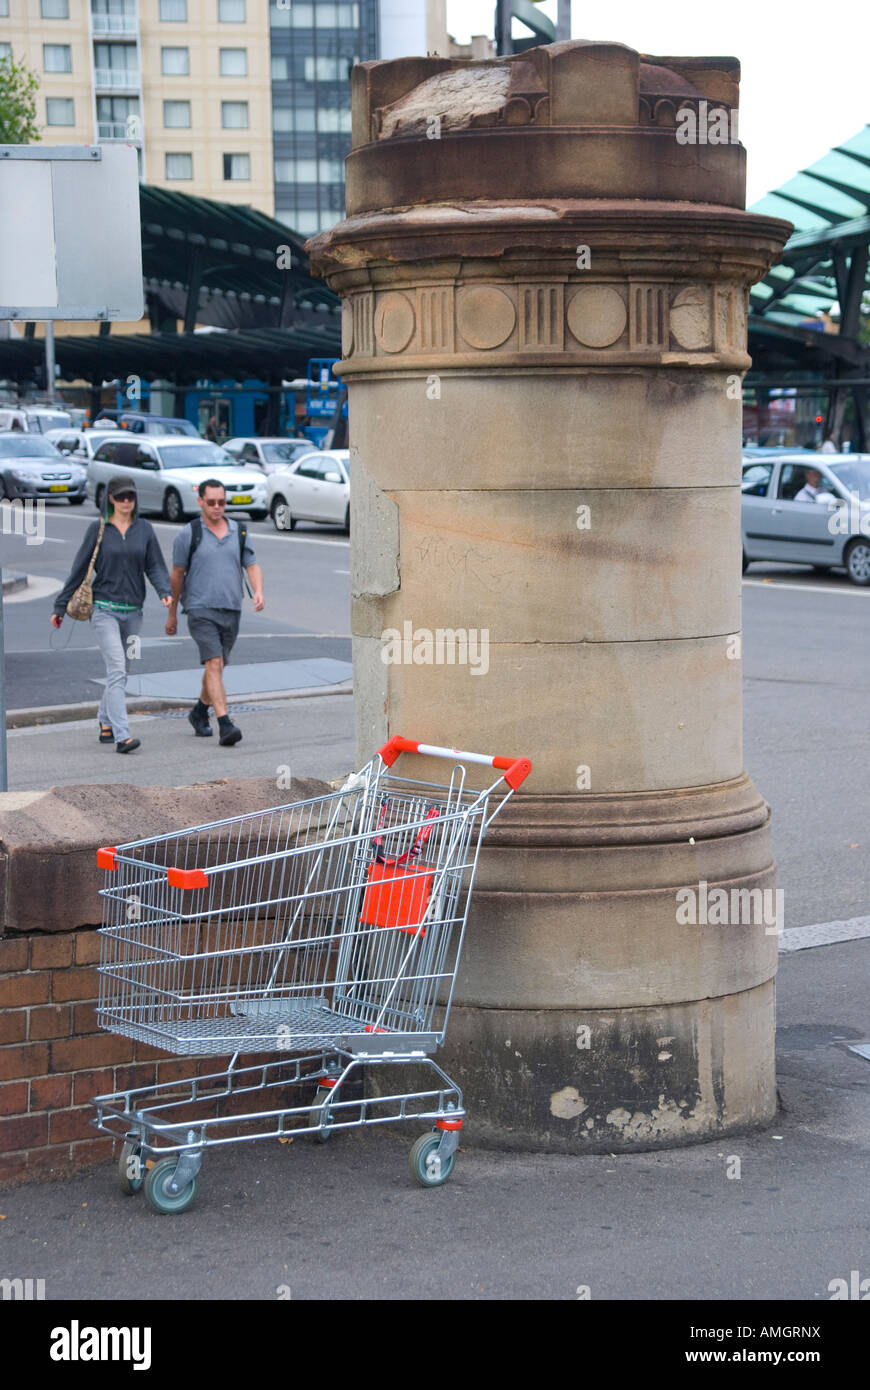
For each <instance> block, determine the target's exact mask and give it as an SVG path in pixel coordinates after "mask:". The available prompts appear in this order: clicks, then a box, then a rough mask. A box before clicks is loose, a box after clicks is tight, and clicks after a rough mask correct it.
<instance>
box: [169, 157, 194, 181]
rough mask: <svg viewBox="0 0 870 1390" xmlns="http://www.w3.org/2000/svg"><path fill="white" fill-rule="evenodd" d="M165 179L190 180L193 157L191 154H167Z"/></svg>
mask: <svg viewBox="0 0 870 1390" xmlns="http://www.w3.org/2000/svg"><path fill="white" fill-rule="evenodd" d="M166 178H167V179H192V178H193V155H192V154H168V155H167V156H166Z"/></svg>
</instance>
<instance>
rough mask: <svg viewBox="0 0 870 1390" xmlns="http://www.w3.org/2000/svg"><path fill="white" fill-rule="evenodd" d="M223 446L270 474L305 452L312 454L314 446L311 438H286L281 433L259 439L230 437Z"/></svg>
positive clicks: (292, 461) (240, 459)
mask: <svg viewBox="0 0 870 1390" xmlns="http://www.w3.org/2000/svg"><path fill="white" fill-rule="evenodd" d="M222 447H223V448H224V449H226V451H227V453H228V454H232V456H233V458H235V459H238V461H239V463H242V464H248V465H249V466H250V467H252V468H260V469H262V471H263V472H264V473H265V474H267V475H268V474H270V473H277V472H278V471H279V469H282V468H286V467H287V466H288V464H291V463H295V462H296V460H297V459H298V458H301V456H302V455H303V454H310V453H311V450H312V447H313V446H312V444H311V440H310V439H284V438H281V437H280V436H279V435H275V436H271V437H269V438H267V439H259V438H256V437H254V436H253V435H248V436H239V437H237V438H236V439H228V440H227V441H226V443H225V444H223V445H222Z"/></svg>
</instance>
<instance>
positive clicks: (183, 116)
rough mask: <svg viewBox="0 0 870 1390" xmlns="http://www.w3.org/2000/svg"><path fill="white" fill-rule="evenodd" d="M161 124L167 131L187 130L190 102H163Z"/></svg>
mask: <svg viewBox="0 0 870 1390" xmlns="http://www.w3.org/2000/svg"><path fill="white" fill-rule="evenodd" d="M163 124H164V126H165V128H166V129H167V130H189V129H190V102H189V101H164V103H163Z"/></svg>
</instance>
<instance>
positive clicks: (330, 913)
mask: <svg viewBox="0 0 870 1390" xmlns="http://www.w3.org/2000/svg"><path fill="white" fill-rule="evenodd" d="M409 753H419V754H423V755H425V756H427V757H435V758H447V759H451V760H453V763H454V766H453V768H452V771H451V776H450V780H449V782H448V783H447V784H446V785H442V784H433V783H428V782H421V781H416V780H412V779H408V778H402V777H398V776H396V775H395V774H393V773H392V771H391V769H392V767H393V764H394V763H395V761H396V759H397V758H398V757H399V756H400V754H409ZM468 763H476V764H482V765H484V766H490V767H492V768H495V769H498V770H499V772H500V774H501V775H500V776H499V777H498V778H497V779H496V781H495V782H494V783H493V784H492V786H490V787H488V788H487V789H486V790H483V791H479V792H478V791H474V790H471V789H468V788H467V787H466V768H465V766H464V765H465V764H468ZM530 771H531V763H530V762H529V760H528V759H527V758H501V757H490V756H489V755H485V754H480V753H464V752H461V751H459V750H458V749H455V748H439V747H433V746H431V745H428V744H423V743H415V742H412V741H411V740H409V739H405V738H400V737H398V736H396V737H394V738H391V739H390V741H389V742H388V743H386V744H385V745H384V747H383V748H381V750H380V751H379V752H378V753H377V754H375V756H374V758H372V760H371V762H369V763H368V764H367V765H366V767H364V768H363V770H362V771H361V772H359V773H356V774H353V775H352V776H351V777H349V778H348V780H347V781H346V782H345V784H344V786H343V787H342V788H341V790H340V791H337V792H333V793H330V794H328V795H325V796H318V797H312V798H310V799H309V800H306V801H299V802H294V803H293V804H291V805H288V806H280V807H276V808H274V809H273V810H268V811H262V812H257V813H254V814H249V815H244V816H237V817H234V818H232V819H229V820H223V821H215V822H213V823H212V824H210V825H202V826H196V827H194V828H193V829H189V830H184V831H181V832H179V833H173V834H169V835H160V836H156V837H153V838H151V839H148V840H137V841H134V842H132V843H130V844H126V845H120V846H117V847H115V848H104V849H100V850H98V851H97V862H98V863H99V864H100V865H101V866H102V867H103V868H104V869H105V870H106V884H107V886H106V887H105V888H103V889H102V890H101V896H102V898H103V900H104V913H103V925H102V927H101V928H100V934H101V936H102V955H101V963H100V966H99V974H100V995H99V1004H98V1015H97V1016H98V1020H99V1023H100V1024H101V1026H102V1027H104V1028H106V1029H108V1030H109V1031H110V1032H112V1033H118V1034H120V1035H122V1036H124V1037H128V1038H134V1039H137V1040H139V1041H141V1042H144V1043H148V1044H151V1045H152V1046H154V1047H157V1048H161V1049H163V1050H165V1051H167V1052H171V1053H174V1054H176V1055H177V1056H180V1057H185V1056H187V1057H191V1058H193V1057H196V1058H201V1057H226V1056H228V1055H229V1054H232V1056H231V1060H230V1063H229V1066H228V1067H226V1068H225V1069H224V1070H221V1071H218V1072H212V1073H210V1074H208V1075H197V1074H195V1073H196V1072H197V1071H198V1070H199V1067H200V1066H201V1064H200V1063H187V1064H186V1065H185V1064H181V1065H179V1066H177V1068H176V1069H177V1070H179V1071H187V1072H188V1073H191V1074H189V1075H188V1076H186V1077H185V1078H184V1079H182V1080H162V1081H160V1082H159V1083H158V1084H156V1085H150V1086H144V1087H140V1088H138V1089H131V1090H125V1091H120V1092H118V1093H116V1094H113V1095H104V1096H98V1097H96V1099H95V1101H94V1105H95V1106H96V1109H97V1115H96V1118H95V1119H94V1120H93V1122H92V1123H93V1124H94V1125H95V1126H96V1127H97V1128H98V1129H100V1130H102V1131H104V1132H105V1133H107V1134H112V1135H115V1136H117V1137H118V1138H121V1139H122V1140H123V1144H122V1148H121V1154H120V1159H119V1168H118V1172H119V1178H120V1182H121V1187H122V1189H123V1190H124V1191H125V1192H127V1193H134V1192H138V1191H140V1190H141V1189H142V1188H143V1187H144V1190H145V1196H146V1198H147V1199H148V1201H149V1203H150V1205H151V1206H152V1207H153V1208H154V1210H155V1211H158V1212H180V1211H184V1210H185V1209H186V1208H187V1207H189V1206H190V1204H191V1203H192V1202H193V1200H194V1198H195V1196H196V1191H197V1184H198V1174H199V1170H200V1167H201V1164H202V1154H203V1150H204V1149H206V1148H210V1147H214V1146H217V1145H224V1144H235V1143H240V1142H245V1141H250V1140H253V1139H264V1138H275V1137H277V1138H279V1139H285V1138H288V1137H290V1136H296V1135H298V1134H299V1133H308V1134H310V1135H312V1136H313V1137H314V1138H315V1139H317V1140H320V1141H324V1140H326V1139H328V1138H329V1136H330V1135H331V1134H332V1133H334V1132H335V1131H336V1130H341V1129H351V1128H355V1127H357V1126H361V1125H374V1124H388V1123H391V1122H396V1121H402V1120H410V1119H419V1120H424V1121H432V1122H433V1123H434V1128H430V1129H429V1130H427V1132H426V1133H424V1134H423V1135H421V1136H420V1138H419V1139H418V1140H417V1141H416V1143H415V1144H414V1146H413V1148H412V1149H411V1154H410V1165H411V1172H412V1174H413V1176H414V1177H415V1179H416V1180H417V1181H418V1182H419V1183H421V1184H422V1185H423V1186H424V1187H436V1186H438V1185H439V1184H441V1183H443V1182H445V1181H446V1180H447V1178H449V1176H450V1174H451V1172H452V1170H453V1165H454V1162H455V1158H456V1149H457V1146H458V1143H459V1131H460V1129H461V1128H462V1121H463V1116H464V1114H465V1112H464V1110H463V1106H462V1093H461V1091H460V1089H459V1087H458V1086H457V1085H455V1083H454V1082H453V1081H451V1079H450V1077H449V1076H448V1075H447V1074H446V1072H444V1071H443V1070H442V1069H441V1067H439V1066H438V1064H437V1063H436V1062H435V1061H434V1060H433V1058H432V1056H431V1054H432V1053H433V1052H434V1051H435V1050H436V1049H437V1048H438V1047H439V1046H440V1045H441V1043H442V1042H443V1041H444V1034H445V1029H446V1027H447V1021H448V1017H449V1013H450V1004H451V1000H452V997H453V989H454V985H455V981H456V971H457V968H458V965H459V959H460V954H461V949H462V941H463V936H464V932H465V923H466V919H467V916H468V906H469V902H470V898H471V892H472V886H473V882H474V875H475V870H476V867H477V859H478V854H479V852H480V845H481V841H482V839H483V836H484V834H485V832H486V830H487V828H488V826H489V825H490V824H491V822H492V821H493V819H494V818H495V816H496V815H497V814H498V812H499V811H500V810H501V808H502V807H503V806H504V805H505V803H506V802H507V801H508V800H509V799H510V797H511V796H512V795H513V793H514V792H515V791H516V789H517V788H518V787H519V786H520V784H521V783H522V781H523V780H524V779H525V778H526V777H527V776H528V774H529V772H530ZM496 793H497V795H496ZM243 1052H244V1053H246V1054H249V1064H248V1065H246V1066H244V1067H240V1066H239V1065H238V1062H239V1057H240V1054H241V1053H243ZM275 1053H277V1054H280V1056H279V1059H278V1060H272V1054H275ZM250 1054H266V1057H265V1060H261V1059H260V1058H258V1059H257V1061H256V1063H255V1064H253V1065H252V1064H250ZM287 1054H292V1055H291V1056H288V1055H287ZM408 1064H414V1066H415V1068H422V1069H424V1070H423V1071H422V1072H418V1073H417V1075H418V1078H419V1075H421V1074H422V1075H426V1070H425V1069H428V1072H429V1074H430V1079H429V1084H430V1085H431V1087H432V1089H429V1090H422V1091H421V1090H405V1089H402V1088H401V1086H395V1087H394V1086H393V1085H392V1084H390V1085H386V1086H384V1085H382V1084H378V1085H377V1086H376V1087H375V1086H374V1085H372V1084H370V1085H369V1086H368V1087H367V1088H366V1089H367V1090H368V1091H369V1092H372V1091H376V1093H375V1094H371V1093H370V1094H366V1095H365V1096H363V1094H362V1084H361V1083H362V1074H361V1071H360V1069H361V1068H362V1066H363V1065H365V1066H366V1067H367V1068H369V1069H371V1071H370V1073H369V1081H370V1082H374V1081H376V1080H377V1081H378V1082H379V1083H380V1077H379V1076H377V1077H376V1076H375V1075H374V1074H373V1073H374V1071H375V1069H377V1071H378V1072H381V1071H382V1069H383V1068H387V1067H392V1068H395V1067H396V1066H402V1065H403V1066H407V1065H408ZM431 1073H434V1078H431ZM355 1074H356V1075H355ZM351 1078H353V1080H354V1085H353V1086H349V1085H348V1082H349V1081H350V1079H351ZM305 1086H308V1087H309V1088H310V1089H311V1090H313V1091H314V1099H313V1101H308V1103H307V1104H306V1103H302V1102H301V1100H300V1095H299V1092H298V1091H297V1092H296V1093H294V1092H293V1091H292V1089H291V1091H290V1097H289V1098H290V1099H292V1100H293V1101H294V1103H292V1104H288V1103H287V1101H288V1088H294V1087H295V1088H303V1087H305ZM351 1093H352V1094H351Z"/></svg>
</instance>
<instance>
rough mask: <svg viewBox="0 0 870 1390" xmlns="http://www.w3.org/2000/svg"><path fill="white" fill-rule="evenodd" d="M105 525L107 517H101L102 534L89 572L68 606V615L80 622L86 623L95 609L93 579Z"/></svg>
mask: <svg viewBox="0 0 870 1390" xmlns="http://www.w3.org/2000/svg"><path fill="white" fill-rule="evenodd" d="M105 525H106V522H105V519H101V521H100V534H99V535H98V536H97V543H96V545H95V546H94V553H93V555H92V556H91V563H90V564H89V565H88V572H87V574H86V575H85V577H84V579H83V580H82V582H81V584H80V585H79V587H78V588H77V589H76V591H75V593H74V594H73V596H72V598H71V599H70V601H69V603H68V604H67V606H66V615H67V617H68V618H75V619H76V620H77V621H78V622H83V623H86V622H87V621H88V619H89V618H90V617H91V616H92V614H93V611H94V591H93V587H92V584H91V581H92V579H93V577H94V565H95V564H96V563H97V555H98V553H99V549H100V544H101V542H102V539H103V531H104V529H105Z"/></svg>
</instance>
